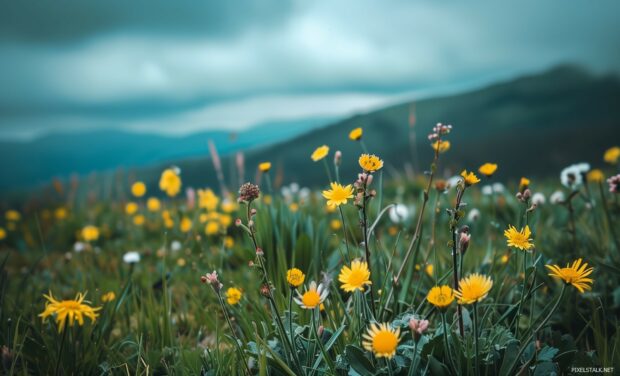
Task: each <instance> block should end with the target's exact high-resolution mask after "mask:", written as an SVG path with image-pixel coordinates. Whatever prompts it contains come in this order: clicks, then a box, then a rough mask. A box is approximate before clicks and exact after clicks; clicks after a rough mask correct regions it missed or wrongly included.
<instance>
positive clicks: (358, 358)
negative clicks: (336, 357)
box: [345, 345, 375, 376]
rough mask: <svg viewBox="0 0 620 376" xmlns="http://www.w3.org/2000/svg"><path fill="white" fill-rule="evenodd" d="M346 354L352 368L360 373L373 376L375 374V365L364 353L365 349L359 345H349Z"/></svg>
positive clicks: (364, 375)
mask: <svg viewBox="0 0 620 376" xmlns="http://www.w3.org/2000/svg"><path fill="white" fill-rule="evenodd" d="M345 356H346V358H347V361H348V362H349V365H350V366H351V368H353V369H354V370H355V371H356V372H357V373H359V374H360V375H362V376H372V375H374V374H375V367H373V365H372V363H371V362H370V360H369V359H368V358H367V357H366V355H365V354H364V351H363V350H362V349H360V348H359V347H356V346H353V345H347V347H346V348H345Z"/></svg>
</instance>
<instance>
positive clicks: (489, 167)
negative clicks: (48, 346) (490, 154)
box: [478, 163, 497, 178]
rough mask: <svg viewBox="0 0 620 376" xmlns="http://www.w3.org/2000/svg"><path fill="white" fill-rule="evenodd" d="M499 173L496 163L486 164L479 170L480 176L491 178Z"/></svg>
mask: <svg viewBox="0 0 620 376" xmlns="http://www.w3.org/2000/svg"><path fill="white" fill-rule="evenodd" d="M495 171H497V165H496V164H495V163H485V164H483V165H482V166H480V168H479V169H478V172H480V174H482V175H484V176H486V177H487V178H490V177H491V176H493V174H494V173H495Z"/></svg>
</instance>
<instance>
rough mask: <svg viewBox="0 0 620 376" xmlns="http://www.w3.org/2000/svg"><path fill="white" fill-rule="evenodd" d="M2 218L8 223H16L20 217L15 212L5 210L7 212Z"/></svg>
mask: <svg viewBox="0 0 620 376" xmlns="http://www.w3.org/2000/svg"><path fill="white" fill-rule="evenodd" d="M4 217H5V218H6V220H7V221H9V222H17V221H19V220H20V219H21V218H22V215H21V214H19V212H18V211H17V210H7V212H6V213H4Z"/></svg>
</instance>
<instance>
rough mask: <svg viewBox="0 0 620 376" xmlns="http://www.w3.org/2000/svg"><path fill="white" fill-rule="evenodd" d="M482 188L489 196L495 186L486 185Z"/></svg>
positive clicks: (483, 192) (484, 193)
mask: <svg viewBox="0 0 620 376" xmlns="http://www.w3.org/2000/svg"><path fill="white" fill-rule="evenodd" d="M480 190H481V191H482V194H483V195H487V196H489V195H492V194H493V186H491V185H485V186H483V187H482V188H481V189H480Z"/></svg>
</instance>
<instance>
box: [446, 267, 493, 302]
mask: <svg viewBox="0 0 620 376" xmlns="http://www.w3.org/2000/svg"><path fill="white" fill-rule="evenodd" d="M491 287H493V281H492V280H491V278H489V277H488V276H485V275H481V274H478V273H474V274H470V275H468V276H467V277H465V278H463V279H461V280H460V281H459V289H458V291H455V292H454V295H456V297H457V298H458V299H459V301H458V303H459V304H472V303H476V302H479V301H482V300H483V299H484V298H486V297H487V295H488V294H489V291H490V290H491Z"/></svg>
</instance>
